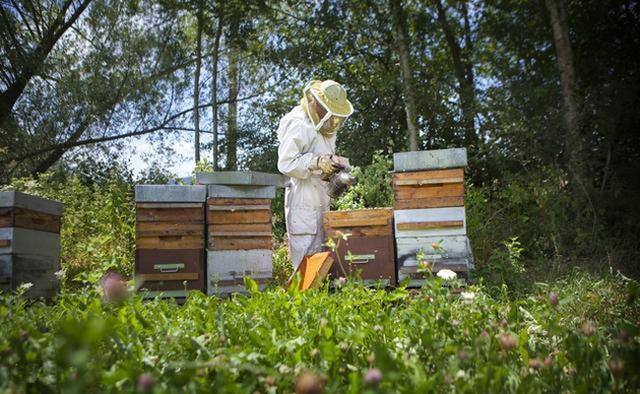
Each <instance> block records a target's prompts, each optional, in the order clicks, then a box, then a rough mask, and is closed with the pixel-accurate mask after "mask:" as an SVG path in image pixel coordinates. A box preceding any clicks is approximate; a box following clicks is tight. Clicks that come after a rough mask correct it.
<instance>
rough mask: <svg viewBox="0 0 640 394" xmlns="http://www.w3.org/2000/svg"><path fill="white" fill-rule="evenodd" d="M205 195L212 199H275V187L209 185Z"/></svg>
mask: <svg viewBox="0 0 640 394" xmlns="http://www.w3.org/2000/svg"><path fill="white" fill-rule="evenodd" d="M207 195H208V196H209V197H212V198H270V199H273V198H275V197H276V187H275V186H255V185H250V186H249V185H209V186H207Z"/></svg>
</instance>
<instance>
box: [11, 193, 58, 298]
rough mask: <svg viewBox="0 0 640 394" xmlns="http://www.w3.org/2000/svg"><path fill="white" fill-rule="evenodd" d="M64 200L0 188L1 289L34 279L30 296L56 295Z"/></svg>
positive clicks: (12, 287)
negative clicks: (2, 190) (0, 189)
mask: <svg viewBox="0 0 640 394" xmlns="http://www.w3.org/2000/svg"><path fill="white" fill-rule="evenodd" d="M62 211H63V205H62V204H61V203H60V202H57V201H52V200H47V199H43V198H40V197H35V196H31V195H28V194H24V193H20V192H0V290H1V291H10V290H15V289H16V288H17V287H19V286H20V285H21V284H23V283H31V284H32V286H31V288H29V289H28V290H27V291H26V293H25V294H26V295H27V296H28V297H52V296H53V295H55V293H56V292H57V290H58V287H59V280H58V278H57V276H56V275H55V273H56V272H57V271H59V270H60V218H61V216H62Z"/></svg>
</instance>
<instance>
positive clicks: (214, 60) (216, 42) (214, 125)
mask: <svg viewBox="0 0 640 394" xmlns="http://www.w3.org/2000/svg"><path fill="white" fill-rule="evenodd" d="M222 4H223V3H221V5H220V9H219V10H218V26H216V32H215V36H214V38H213V54H212V55H211V65H212V70H211V131H212V132H213V158H212V161H213V170H214V171H217V170H218V51H219V50H220V37H221V36H222V26H223V24H224V9H223V8H222Z"/></svg>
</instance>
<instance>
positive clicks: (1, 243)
mask: <svg viewBox="0 0 640 394" xmlns="http://www.w3.org/2000/svg"><path fill="white" fill-rule="evenodd" d="M9 246H11V240H10V239H0V248H7V247H9Z"/></svg>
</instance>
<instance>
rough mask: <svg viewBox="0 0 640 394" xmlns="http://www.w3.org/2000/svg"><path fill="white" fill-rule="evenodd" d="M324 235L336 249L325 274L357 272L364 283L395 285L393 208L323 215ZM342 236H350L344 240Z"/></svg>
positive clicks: (334, 274)
mask: <svg viewBox="0 0 640 394" xmlns="http://www.w3.org/2000/svg"><path fill="white" fill-rule="evenodd" d="M323 225H324V230H325V236H326V237H327V238H332V239H333V240H334V242H335V243H336V244H337V249H336V250H335V252H332V257H333V259H334V263H333V266H332V267H331V270H330V271H329V273H330V274H331V275H332V277H334V278H337V277H341V276H346V275H353V274H355V273H356V271H359V274H360V277H361V278H362V279H363V280H364V281H365V283H373V282H382V284H384V285H387V286H395V285H396V279H397V278H396V266H395V248H394V239H393V209H391V208H375V209H357V210H351V211H329V212H325V213H324V219H323ZM342 234H350V236H349V237H348V238H347V239H346V240H344V239H342V236H341V235H342Z"/></svg>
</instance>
